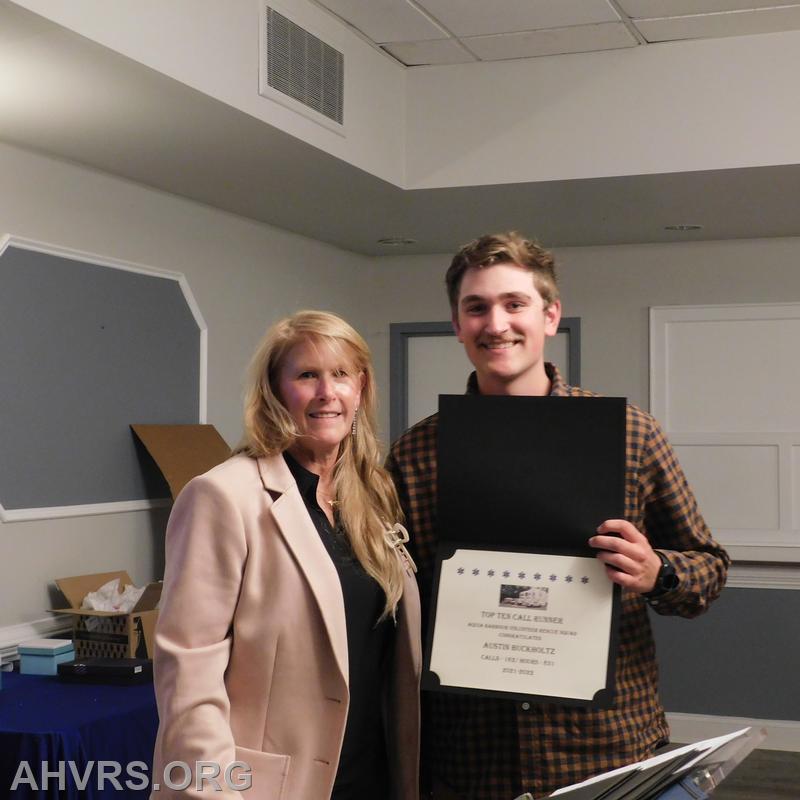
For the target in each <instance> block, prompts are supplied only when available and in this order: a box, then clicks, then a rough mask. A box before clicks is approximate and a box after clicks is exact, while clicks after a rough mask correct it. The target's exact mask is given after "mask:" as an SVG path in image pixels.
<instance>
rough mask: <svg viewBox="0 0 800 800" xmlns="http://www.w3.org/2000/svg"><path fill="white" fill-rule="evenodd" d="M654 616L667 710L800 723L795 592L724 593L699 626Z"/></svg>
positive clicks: (798, 599)
mask: <svg viewBox="0 0 800 800" xmlns="http://www.w3.org/2000/svg"><path fill="white" fill-rule="evenodd" d="M652 617H653V630H654V633H655V636H656V646H657V648H658V661H659V667H660V671H661V697H662V700H663V702H664V706H665V707H666V709H667V710H668V711H676V712H685V713H691V714H719V715H721V716H731V717H754V718H757V719H785V720H797V719H800V692H798V690H797V681H798V676H799V675H800V591H797V590H791V589H725V590H724V591H723V592H722V594H721V595H720V597H719V599H718V600H717V601H716V602H715V603H714V604H713V605H712V606H711V608H709V610H708V611H707V612H706V613H705V614H704V615H702V616H700V617H697V618H696V619H691V620H685V619H680V618H677V617H659V616H658V615H656V614H653V615H652Z"/></svg>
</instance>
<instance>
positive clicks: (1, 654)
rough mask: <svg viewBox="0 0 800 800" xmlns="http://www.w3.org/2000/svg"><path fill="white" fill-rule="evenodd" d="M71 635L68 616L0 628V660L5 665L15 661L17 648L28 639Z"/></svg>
mask: <svg viewBox="0 0 800 800" xmlns="http://www.w3.org/2000/svg"><path fill="white" fill-rule="evenodd" d="M71 633H72V618H71V617H69V616H61V615H58V616H52V617H43V618H42V619H36V620H33V622H23V623H22V624H21V625H7V626H6V627H4V628H0V659H2V661H3V663H4V664H5V663H6V662H8V661H14V660H16V658H17V657H18V656H17V647H18V646H19V643H20V642H27V641H28V639H43V638H47V637H50V636H56V635H58V634H71Z"/></svg>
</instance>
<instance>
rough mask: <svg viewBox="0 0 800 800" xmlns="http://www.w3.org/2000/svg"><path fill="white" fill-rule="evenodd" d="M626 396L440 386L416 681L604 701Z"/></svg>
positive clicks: (609, 678)
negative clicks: (460, 390) (497, 392)
mask: <svg viewBox="0 0 800 800" xmlns="http://www.w3.org/2000/svg"><path fill="white" fill-rule="evenodd" d="M625 415H626V411H625V400H624V399H623V398H595V397H506V396H503V397H498V396H492V397H486V396H480V395H463V396H462V395H460V396H442V397H440V400H439V438H438V487H437V489H438V509H437V511H438V528H437V529H438V539H439V548H438V551H437V560H436V569H435V574H434V582H433V586H432V594H431V603H430V606H431V607H430V618H429V621H428V628H427V636H426V649H425V654H424V655H425V661H424V671H423V684H422V685H423V688H426V689H436V690H441V691H453V692H463V693H478V694H492V695H496V696H502V697H511V698H518V699H527V700H533V701H535V702H550V703H552V702H557V703H560V704H569V705H591V706H595V707H600V708H607V707H611V706H613V703H614V680H615V663H616V649H617V627H618V617H619V603H620V589H619V587H618V586H617V585H616V584H614V583H613V582H612V581H610V580H609V578H608V576H607V575H606V572H605V567H604V566H603V564H602V563H601V562H600V561H599V560H598V559H597V558H596V556H595V551H594V550H593V549H592V548H590V547H589V545H588V539H589V538H590V537H591V536H592V535H594V533H595V531H596V528H597V526H598V525H599V524H600V523H601V522H603V521H604V520H606V519H617V518H621V517H623V516H624V497H625V495H624V491H625Z"/></svg>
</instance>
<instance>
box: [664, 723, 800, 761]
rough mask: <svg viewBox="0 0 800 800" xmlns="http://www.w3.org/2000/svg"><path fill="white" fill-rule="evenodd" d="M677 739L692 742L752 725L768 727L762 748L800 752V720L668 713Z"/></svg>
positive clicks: (675, 739) (671, 737)
mask: <svg viewBox="0 0 800 800" xmlns="http://www.w3.org/2000/svg"><path fill="white" fill-rule="evenodd" d="M667 721H668V722H669V726H670V730H671V734H670V739H671V740H672V741H673V742H679V743H681V744H683V743H686V744H689V743H691V742H698V741H702V740H703V739H711V738H713V737H715V736H722V735H724V734H726V733H732V732H733V731H735V730H738V729H740V728H746V727H748V726H751V727H753V728H764V730H765V731H766V732H767V738H766V739H765V740H764V741H763V742H761V744H760V745H759V747H758V749H759V750H785V751H787V752H790V753H800V721H798V720H784V719H750V718H748V717H717V716H710V715H705V714H681V713H668V714H667Z"/></svg>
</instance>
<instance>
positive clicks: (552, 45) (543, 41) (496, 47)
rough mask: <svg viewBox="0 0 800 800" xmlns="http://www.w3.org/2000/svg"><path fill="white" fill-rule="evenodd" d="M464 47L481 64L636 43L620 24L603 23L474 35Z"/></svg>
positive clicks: (467, 40) (466, 40) (465, 40)
mask: <svg viewBox="0 0 800 800" xmlns="http://www.w3.org/2000/svg"><path fill="white" fill-rule="evenodd" d="M464 44H465V45H467V47H469V49H470V50H472V52H473V53H475V55H476V56H478V57H479V58H480V59H482V60H483V61H502V60H504V59H509V58H532V57H534V56H553V55H559V54H562V53H588V52H591V51H593V50H617V49H619V48H623V47H635V46H636V45H637V44H638V42H637V41H636V39H635V38H634V37H633V36H632V35H631V33H630V31H628V29H627V28H626V27H625V25H624V24H623V23H621V22H607V23H603V24H600V25H575V26H572V27H570V28H554V29H551V30H545V31H527V32H525V33H506V34H501V35H498V36H475V37H469V38H465V39H464Z"/></svg>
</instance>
